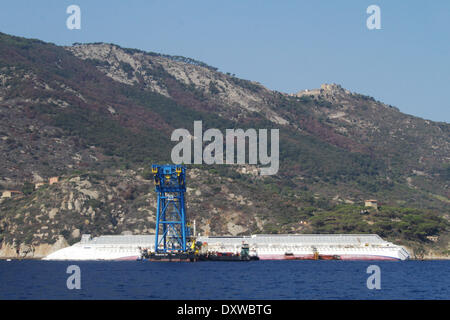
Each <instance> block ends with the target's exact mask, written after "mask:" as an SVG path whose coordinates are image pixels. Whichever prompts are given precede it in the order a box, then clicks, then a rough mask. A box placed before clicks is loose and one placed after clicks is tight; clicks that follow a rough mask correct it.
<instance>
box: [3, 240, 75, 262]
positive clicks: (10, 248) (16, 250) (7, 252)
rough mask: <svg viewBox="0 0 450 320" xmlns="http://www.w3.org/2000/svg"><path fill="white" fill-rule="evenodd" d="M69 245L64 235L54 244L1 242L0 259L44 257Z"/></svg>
mask: <svg viewBox="0 0 450 320" xmlns="http://www.w3.org/2000/svg"><path fill="white" fill-rule="evenodd" d="M67 246H69V244H68V243H67V241H66V240H65V239H64V237H62V236H61V237H59V239H58V240H57V241H56V242H55V243H54V244H48V243H42V244H38V245H27V244H23V243H22V244H19V245H17V246H16V245H10V244H0V259H42V258H44V257H45V256H47V255H49V254H50V253H52V252H55V251H57V250H59V249H62V248H65V247H67Z"/></svg>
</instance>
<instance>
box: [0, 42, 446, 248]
mask: <svg viewBox="0 0 450 320" xmlns="http://www.w3.org/2000/svg"><path fill="white" fill-rule="evenodd" d="M195 120H202V121H203V128H204V129H205V128H218V129H220V130H222V131H223V130H225V129H227V128H243V129H246V128H268V129H269V128H278V129H280V170H279V172H278V174H277V175H274V176H260V175H258V170H257V168H256V167H255V166H237V165H216V166H210V165H189V166H188V167H189V171H188V172H189V176H188V187H189V191H188V215H189V218H190V219H196V221H197V226H198V229H199V232H200V233H202V234H205V233H206V234H248V233H258V232H267V233H277V232H279V233H281V232H308V233H312V232H322V233H325V232H345V233H356V232H374V233H378V234H380V235H381V236H383V237H386V238H387V239H389V240H392V241H396V242H398V243H403V244H406V245H408V246H410V247H412V248H416V249H417V250H416V251H417V253H418V254H420V253H422V252H423V250H424V248H425V249H426V250H433V251H434V252H438V253H439V254H442V255H445V254H448V249H449V248H448V239H449V235H448V220H449V207H450V206H449V203H450V200H449V197H450V191H449V181H450V125H449V124H447V123H438V122H432V121H428V120H423V119H420V118H417V117H414V116H410V115H406V114H403V113H401V112H400V111H399V110H398V109H397V108H395V107H393V106H390V105H386V104H384V103H382V102H379V101H376V100H375V99H373V98H371V97H367V96H364V95H360V94H357V93H352V92H349V91H348V90H345V89H344V88H342V87H341V86H339V85H336V84H326V85H323V86H322V87H321V88H320V89H313V90H308V91H300V92H299V93H297V94H287V93H281V92H276V91H271V90H269V89H267V88H265V87H264V86H262V85H261V84H259V83H257V82H253V81H248V80H243V79H239V78H236V77H235V76H233V75H231V74H225V73H222V72H219V71H218V70H217V69H216V68H214V67H211V66H208V65H206V64H205V63H202V62H199V61H196V60H193V59H189V58H184V57H179V56H168V55H163V54H157V53H151V52H143V51H139V50H135V49H125V48H121V47H119V46H116V45H113V44H104V43H97V44H75V45H73V46H70V47H60V46H56V45H53V44H49V43H45V42H42V41H39V40H31V39H24V38H18V37H13V36H9V35H5V34H0V151H1V152H0V163H1V164H2V165H1V166H0V189H2V190H21V191H23V194H22V195H19V196H16V197H12V198H4V199H2V200H1V203H0V245H1V246H2V249H0V250H3V251H2V252H3V255H7V254H6V253H5V252H14V250H15V249H16V248H18V249H19V250H18V251H19V254H22V255H23V254H25V253H24V252H28V251H30V250H32V249H33V248H38V247H42V246H43V245H46V246H48V245H52V244H54V243H56V244H57V245H58V246H61V245H66V244H67V243H68V244H70V243H73V242H75V241H77V240H78V239H79V237H80V235H81V234H82V233H91V234H93V235H99V234H107V233H108V234H119V233H123V232H132V233H135V234H138V233H153V232H154V226H155V224H154V210H155V208H154V203H155V201H154V200H155V195H154V192H153V186H152V182H151V180H150V179H151V174H150V173H149V166H150V165H151V164H152V163H160V162H169V161H170V151H171V149H172V147H173V146H174V143H173V142H171V141H170V135H171V133H172V131H173V130H174V129H176V128H186V129H188V130H189V131H190V132H192V127H193V122H194V121H195ZM52 176H58V177H59V181H58V182H57V183H55V184H52V185H49V184H44V185H42V186H40V187H38V188H35V184H36V183H39V182H47V181H48V178H50V177H52ZM372 198H375V199H377V200H378V201H379V203H380V204H381V208H380V209H379V210H369V212H367V213H366V214H364V215H362V214H361V210H363V209H364V208H363V204H364V200H365V199H372ZM435 235H438V236H439V237H438V241H437V242H436V243H435V242H432V241H430V240H429V238H427V236H435ZM6 248H7V250H6ZM51 250H53V249H52V248H51V247H50V248H48V250H47V251H51ZM38 251H39V250H37V251H36V252H38ZM28 256H29V255H28ZM36 256H38V254H36Z"/></svg>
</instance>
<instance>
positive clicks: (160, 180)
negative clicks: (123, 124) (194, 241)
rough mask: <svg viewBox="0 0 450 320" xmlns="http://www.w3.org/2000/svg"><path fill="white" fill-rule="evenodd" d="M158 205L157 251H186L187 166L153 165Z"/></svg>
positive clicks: (187, 235) (187, 231) (187, 228)
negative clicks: (185, 196) (185, 197)
mask: <svg viewBox="0 0 450 320" xmlns="http://www.w3.org/2000/svg"><path fill="white" fill-rule="evenodd" d="M152 173H153V177H154V182H155V191H156V193H157V195H158V200H157V206H156V226H155V231H156V233H155V252H156V253H168V252H186V251H187V249H188V248H187V242H186V239H188V238H189V237H190V228H189V227H188V225H187V224H186V206H185V199H184V193H185V192H186V168H185V167H183V166H181V165H170V164H167V165H152Z"/></svg>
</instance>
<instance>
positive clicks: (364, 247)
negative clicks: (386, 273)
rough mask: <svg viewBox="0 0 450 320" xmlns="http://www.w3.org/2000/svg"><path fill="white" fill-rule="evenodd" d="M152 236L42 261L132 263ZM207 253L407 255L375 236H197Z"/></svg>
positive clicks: (84, 245)
mask: <svg viewBox="0 0 450 320" xmlns="http://www.w3.org/2000/svg"><path fill="white" fill-rule="evenodd" d="M154 239H155V238H154V236H151V235H149V236H101V237H98V238H94V239H90V238H89V239H88V238H85V239H83V240H82V241H81V242H79V243H76V244H74V245H73V246H71V247H67V248H64V249H61V250H58V251H56V252H54V253H52V254H50V255H48V256H47V257H45V258H44V260H136V259H137V258H138V257H139V256H140V250H139V247H141V248H147V249H149V250H150V251H152V250H154ZM197 240H198V241H201V242H203V243H205V242H206V243H207V248H208V251H219V252H234V253H238V252H240V249H241V245H242V243H243V242H246V243H248V244H249V245H250V254H253V255H257V256H258V257H259V258H260V259H261V260H286V259H288V260H302V259H311V258H313V257H314V253H315V252H317V253H316V254H318V255H320V256H337V257H338V258H339V259H341V260H406V259H409V253H408V252H407V251H406V250H405V249H404V248H403V247H401V246H397V245H395V244H392V243H390V242H387V241H384V240H383V239H381V238H380V237H379V236H377V235H253V236H246V237H198V238H197Z"/></svg>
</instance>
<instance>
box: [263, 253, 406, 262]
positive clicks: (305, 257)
mask: <svg viewBox="0 0 450 320" xmlns="http://www.w3.org/2000/svg"><path fill="white" fill-rule="evenodd" d="M338 256H339V257H340V258H341V260H347V261H357V260H364V261H368V260H384V261H395V260H400V259H398V258H394V257H387V256H372V255H338ZM258 257H259V259H260V260H314V255H312V254H311V255H309V254H306V255H289V256H285V255H284V254H262V255H258Z"/></svg>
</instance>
